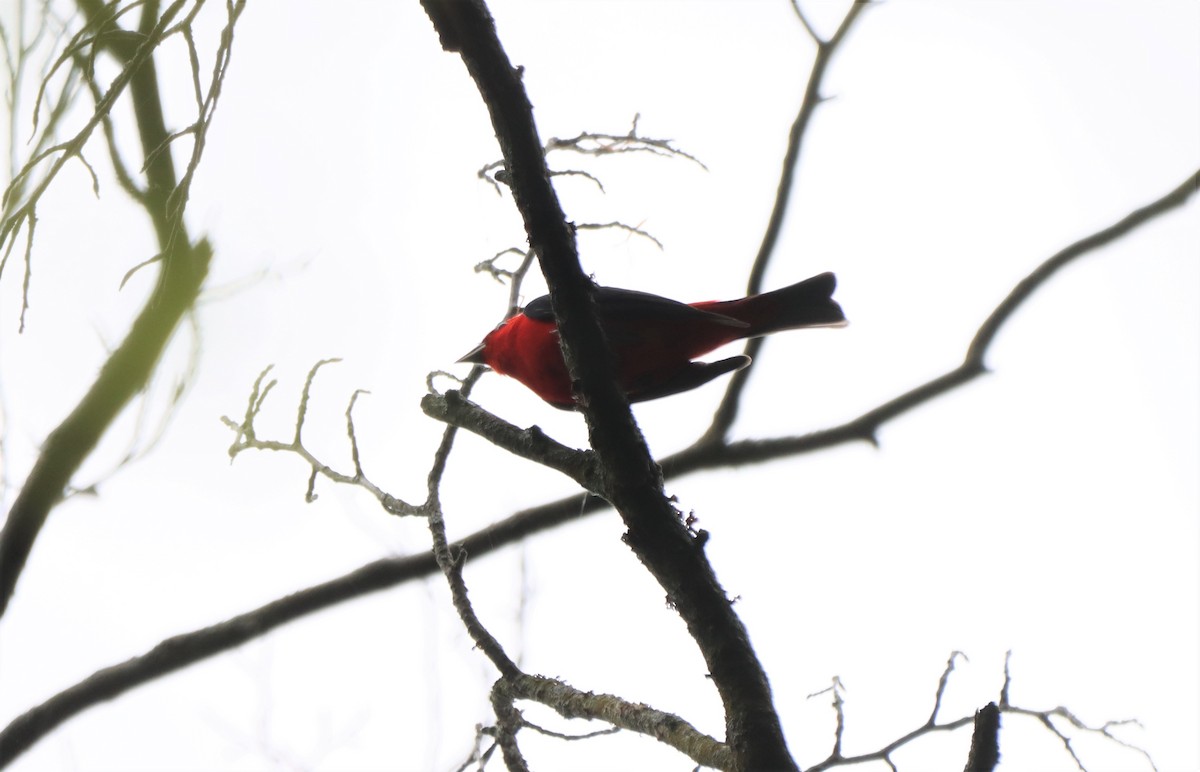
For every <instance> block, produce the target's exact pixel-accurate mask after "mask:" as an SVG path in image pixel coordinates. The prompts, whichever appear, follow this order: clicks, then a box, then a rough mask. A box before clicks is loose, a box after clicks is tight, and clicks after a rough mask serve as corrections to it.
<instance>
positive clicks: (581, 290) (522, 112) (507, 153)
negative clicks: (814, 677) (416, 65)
mask: <svg viewBox="0 0 1200 772" xmlns="http://www.w3.org/2000/svg"><path fill="white" fill-rule="evenodd" d="M422 6H423V7H424V8H425V10H426V12H427V13H428V15H429V17H430V19H431V20H432V21H433V24H434V27H435V28H436V29H437V32H438V35H439V38H440V40H441V43H442V47H443V48H444V49H445V50H446V51H449V52H457V53H459V54H460V55H461V56H462V60H463V62H464V63H465V64H466V66H467V70H468V72H469V73H470V75H471V77H472V78H473V79H474V81H475V84H476V86H477V87H478V89H479V92H480V95H481V96H482V97H483V101H484V104H485V105H486V106H487V109H488V113H489V115H490V117H491V121H492V128H493V129H494V130H495V132H496V137H497V139H498V140H499V143H500V148H501V151H502V153H503V155H504V160H505V165H506V171H507V173H508V184H509V187H510V189H511V190H512V192H513V197H514V200H515V201H516V204H517V208H518V210H519V211H520V213H521V216H522V219H523V220H524V223H525V231H526V234H527V235H528V237H529V245H530V247H532V248H533V250H534V252H535V253H536V254H537V256H538V260H539V262H540V264H541V268H542V273H543V274H544V276H545V278H546V284H547V286H548V287H549V290H550V302H551V307H552V308H553V310H554V316H555V319H556V321H557V329H558V333H559V339H560V342H561V343H562V349H563V359H564V360H565V362H566V366H567V371H568V373H569V374H570V375H571V378H572V381H573V383H575V385H576V389H575V396H576V402H577V404H578V406H579V408H580V410H581V412H582V413H583V415H584V418H585V420H586V421H587V426H588V434H589V442H590V444H591V447H592V448H593V450H595V452H596V455H597V458H598V459H599V462H600V465H601V468H602V469H603V477H602V480H603V483H604V491H603V495H604V498H605V499H607V500H608V501H609V502H611V503H612V505H613V507H614V508H615V509H616V510H617V512H618V513H619V514H620V515H621V518H622V520H623V521H624V523H625V526H626V533H625V537H624V540H625V542H626V544H627V545H629V547H630V548H631V549H632V550H633V551H634V553H635V554H636V555H637V556H638V558H639V559H640V560H641V561H642V563H643V564H644V565H645V566H646V568H647V569H648V570H649V571H650V573H651V574H652V575H653V576H654V578H655V579H656V580H657V581H658V582H659V584H660V585H661V586H662V587H663V589H664V590H665V591H666V593H667V597H668V598H669V600H670V602H671V604H672V606H673V607H674V609H675V610H676V611H677V613H678V614H679V615H680V617H681V618H683V620H684V621H685V622H686V624H687V626H688V631H689V633H690V634H691V636H692V638H693V640H695V641H696V644H697V646H698V647H699V649H700V651H701V653H702V654H703V656H704V659H705V663H706V664H707V666H708V670H709V674H710V675H711V677H712V681H713V684H714V685H715V686H716V688H717V692H718V694H719V695H720V696H721V701H722V704H723V706H724V709H725V721H726V735H727V739H728V742H729V745H730V747H731V748H732V750H733V753H734V757H735V758H736V759H737V761H736V762H735V766H738V767H741V768H745V769H792V768H795V762H794V761H793V760H792V758H791V756H790V754H789V753H788V750H787V744H786V742H785V740H784V736H783V730H782V728H781V726H780V723H779V717H778V715H777V714H776V712H775V708H774V705H773V701H772V698H771V691H770V687H769V685H768V683H767V676H766V673H765V671H764V670H763V668H762V665H761V663H760V662H759V661H758V658H757V656H756V655H755V653H754V650H753V648H752V647H751V645H750V640H749V636H748V635H747V633H746V630H745V627H744V626H743V625H742V623H741V620H740V619H739V618H738V616H737V614H736V613H735V612H734V611H733V608H732V604H731V603H730V602H729V600H728V598H727V597H726V595H725V592H724V590H723V589H722V588H721V586H720V584H719V583H718V582H717V579H716V575H715V574H714V572H713V570H712V567H711V565H710V564H709V562H708V560H707V558H706V556H705V555H704V551H703V544H704V540H703V539H702V538H697V535H696V534H693V533H692V532H691V531H690V530H689V529H688V527H687V526H686V525H685V524H684V522H683V518H682V517H681V515H680V514H679V512H678V511H676V510H675V508H674V506H673V505H672V504H671V502H670V501H669V500H668V499H667V497H666V495H665V494H664V492H663V488H662V475H661V472H660V470H659V469H658V466H657V465H656V464H655V463H654V461H653V459H652V458H651V457H650V454H649V450H648V449H647V447H646V443H645V440H644V438H643V437H642V435H641V431H640V430H639V428H638V426H637V424H636V423H635V422H634V420H633V417H632V414H631V413H630V411H629V402H628V400H627V399H626V398H625V395H624V393H623V392H622V391H621V390H620V388H619V387H618V386H617V383H616V379H615V377H614V368H613V362H612V356H611V353H610V351H609V347H608V342H607V340H606V339H605V337H604V333H603V331H602V330H601V327H600V324H599V321H598V320H597V318H596V313H595V308H594V304H593V302H592V293H593V291H594V286H593V285H592V283H591V281H590V280H589V279H588V278H587V276H586V275H585V274H584V273H583V270H582V269H581V268H580V265H579V257H578V254H577V251H576V246H575V238H574V231H573V229H572V228H571V227H570V226H569V224H568V223H567V220H566V217H565V215H564V214H563V211H562V207H561V205H560V204H559V201H558V198H557V196H556V194H555V192H554V189H553V187H552V186H551V184H550V179H549V171H548V169H547V167H546V157H545V151H544V149H543V147H542V145H541V142H540V141H539V138H538V133H537V128H536V126H535V124H534V121H533V110H532V106H531V105H530V103H529V99H528V97H527V96H526V94H525V89H524V86H523V84H522V82H521V77H520V71H519V70H517V69H516V68H514V67H513V66H512V64H511V62H510V61H509V59H508V55H507V54H506V53H505V51H504V49H503V47H502V45H501V43H500V40H499V38H498V37H497V35H496V29H495V25H494V23H493V21H492V18H491V15H490V13H489V12H488V10H487V8H486V6H485V5H484V4H483V2H482V0H474V1H473V2H445V1H439V0H423V2H422Z"/></svg>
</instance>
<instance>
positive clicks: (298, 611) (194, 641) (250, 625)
mask: <svg viewBox="0 0 1200 772" xmlns="http://www.w3.org/2000/svg"><path fill="white" fill-rule="evenodd" d="M1198 188H1200V170H1198V171H1197V172H1195V173H1194V174H1192V175H1191V176H1190V177H1189V178H1188V179H1187V180H1186V181H1185V182H1184V183H1183V184H1182V185H1180V186H1178V187H1177V188H1175V189H1174V190H1172V191H1171V192H1170V193H1168V194H1167V195H1165V196H1163V197H1161V198H1159V199H1158V200H1156V201H1154V202H1152V203H1150V204H1147V205H1146V206H1143V207H1140V208H1139V209H1136V210H1134V211H1133V212H1131V213H1130V214H1129V215H1127V216H1126V217H1124V218H1122V219H1121V220H1120V221H1118V222H1117V223H1116V224H1114V225H1112V226H1110V227H1108V228H1105V229H1104V230H1101V231H1098V232H1097V233H1095V234H1092V235H1090V236H1087V237H1085V238H1083V239H1080V240H1079V241H1077V242H1075V243H1074V244H1072V245H1070V246H1068V247H1067V248H1066V249H1064V250H1062V251H1060V252H1059V253H1058V254H1056V255H1054V256H1053V257H1051V258H1050V259H1049V260H1047V261H1046V262H1045V263H1043V264H1042V265H1041V266H1039V267H1038V268H1037V269H1036V270H1034V271H1033V272H1032V273H1031V274H1030V275H1029V276H1028V277H1027V278H1026V279H1024V280H1023V281H1022V282H1021V283H1020V284H1018V285H1017V287H1016V288H1014V290H1013V291H1012V292H1011V293H1009V296H1008V297H1007V298H1005V300H1004V301H1003V302H1002V303H1001V304H1000V305H999V306H998V307H997V308H996V310H995V311H993V312H992V314H991V315H990V316H989V317H988V321H986V322H985V323H984V325H983V327H981V328H980V329H979V331H978V332H977V333H976V335H975V338H974V340H973V341H972V343H971V348H970V351H969V353H968V361H976V360H977V361H982V357H983V356H984V354H985V353H986V350H987V348H988V346H989V345H990V344H991V341H992V340H993V339H994V338H995V334H996V332H997V331H998V330H999V327H1000V326H1001V325H1003V323H1004V322H1005V321H1007V319H1008V318H1009V317H1010V316H1011V315H1012V313H1013V311H1015V310H1016V308H1017V307H1018V306H1019V305H1020V304H1021V303H1022V302H1023V301H1024V300H1025V299H1026V298H1027V297H1029V295H1030V294H1031V293H1032V292H1033V290H1035V289H1037V287H1038V286H1040V284H1041V283H1043V282H1045V281H1046V280H1047V279H1048V278H1049V277H1050V275H1051V274H1053V273H1054V272H1055V271H1057V270H1058V269H1059V268H1060V267H1061V266H1062V263H1063V262H1066V261H1069V260H1074V259H1077V258H1079V257H1082V256H1083V255H1085V254H1087V253H1089V252H1091V251H1092V250H1094V249H1097V248H1099V247H1101V246H1104V245H1106V244H1109V243H1111V242H1112V241H1114V240H1116V239H1117V238H1120V237H1121V236H1124V235H1127V234H1128V233H1129V232H1131V231H1133V230H1134V229H1136V228H1137V227H1139V226H1141V225H1144V224H1146V223H1148V222H1150V221H1152V220H1153V219H1155V218H1157V217H1159V216H1161V215H1163V214H1165V213H1166V212H1168V211H1170V210H1172V209H1175V208H1177V207H1180V206H1182V205H1183V204H1184V203H1186V202H1187V200H1188V199H1189V198H1190V197H1191V196H1192V195H1194V194H1195V193H1196V191H1197V189H1198ZM971 352H977V353H971ZM964 364H965V363H964ZM961 370H962V368H959V369H956V370H953V371H951V372H950V373H948V374H946V375H942V376H939V377H938V378H934V379H932V380H930V381H928V382H927V383H925V384H924V385H922V386H919V387H917V388H915V389H913V390H911V391H909V392H907V393H905V394H903V395H901V396H899V397H897V398H895V399H893V400H890V401H888V402H886V403H884V404H882V405H879V406H878V407H875V408H873V409H871V410H868V411H867V412H865V413H863V414H862V415H861V416H859V417H858V418H855V419H853V420H851V421H849V422H847V423H844V424H841V425H839V426H834V427H830V428H828V429H824V430H822V431H819V432H813V433H811V434H806V435H802V436H797V437H780V438H775V439H769V440H748V441H743V442H735V443H720V444H712V443H697V444H695V445H693V446H692V447H690V448H687V449H686V450H683V451H680V452H679V453H675V454H673V455H670V456H667V457H666V458H664V459H662V461H661V466H662V470H663V474H664V476H665V477H667V478H669V479H675V478H679V477H684V476H686V475H688V474H691V473H693V472H697V471H700V470H704V469H715V468H721V467H734V466H741V465H745V464H753V463H761V462H764V461H770V460H774V459H779V458H786V457H790V456H796V455H800V454H803V453H810V452H813V451H816V450H820V449H823V448H827V447H830V446H833V445H838V444H841V443H844V442H852V441H857V440H871V439H872V438H873V437H874V436H875V431H876V429H877V428H878V427H879V426H880V425H882V424H883V423H885V422H887V421H889V420H891V419H892V418H895V417H896V416H899V415H901V414H903V413H906V412H908V411H909V410H911V409H913V408H914V407H917V406H918V405H921V404H924V403H925V402H928V401H929V400H931V399H933V398H934V397H936V396H939V395H940V394H942V393H944V392H946V391H949V390H951V389H953V388H955V387H956V386H959V385H961V384H962V383H965V382H966V381H967V380H970V378H971V377H974V375H972V376H970V377H963V376H957V377H951V376H953V375H954V374H955V373H958V372H960V371H961ZM980 372H983V371H982V370H978V369H976V371H975V374H978V373H980ZM607 506H608V505H607V503H606V502H605V501H604V500H602V499H599V498H597V497H594V496H589V495H586V494H585V495H584V496H583V497H582V498H581V497H580V496H578V495H576V496H569V497H567V498H563V499H559V500H557V501H552V502H548V503H546V504H542V505H539V506H536V507H531V508H529V509H525V510H521V511H519V512H516V513H514V514H512V515H510V516H509V517H507V518H505V519H503V520H500V521H498V522H496V523H493V524H492V525H490V526H488V527H487V528H483V529H481V530H479V531H476V532H475V533H473V534H471V535H470V536H468V537H466V538H465V539H462V540H461V541H458V542H455V543H454V544H452V545H450V548H451V549H452V550H454V551H458V550H463V549H465V550H466V551H467V552H468V553H469V554H470V555H472V556H474V557H479V556H481V555H484V554H486V553H489V552H493V551H495V550H498V549H500V548H502V547H505V546H508V545H509V544H513V543H515V542H518V541H520V540H521V539H524V538H526V537H528V536H532V535H533V534H536V533H539V532H541V531H546V530H549V529H551V528H556V527H558V526H560V525H563V524H565V523H568V522H571V521H574V520H576V519H579V518H581V517H584V516H586V515H589V514H592V513H594V512H597V511H599V510H601V509H604V508H606V507H607ZM437 570H438V566H437V563H436V562H435V561H434V559H433V555H432V554H431V553H425V554H421V555H410V556H406V557H398V558H385V559H383V560H377V561H375V562H372V563H368V564H367V565H365V566H362V567H361V568H358V569H356V570H354V571H351V572H350V573H348V574H345V575H343V576H341V577H338V578H336V579H333V580H330V581H328V582H324V583H322V584H318V585H315V586H313V587H308V588H306V589H303V590H299V591H297V592H294V593H292V594H290V595H287V596H285V597H283V598H280V599H279V600H276V601H272V602H271V603H268V604H266V605H265V606H261V607H259V608H257V609H254V610H252V611H248V612H246V613H245V614H240V615H238V616H236V617H233V618H231V619H228V620H226V621H224V622H220V623H218V624H215V625H212V626H210V627H205V628H202V629H199V630H195V631H192V632H188V633H181V634H180V635H177V636H174V637H172V638H168V639H167V640H165V641H163V642H162V643H160V644H158V645H157V646H155V647H154V648H153V649H151V650H150V651H148V652H146V653H145V654H143V655H141V656H138V657H134V658H132V659H130V660H128V661H126V662H123V663H121V664H119V665H113V666H111V667H107V668H104V669H103V670H99V671H97V672H96V673H94V674H93V675H91V676H89V677H88V678H87V679H85V680H83V681H81V682H80V683H78V684H76V685H74V686H72V687H70V688H68V689H66V690H64V691H62V692H60V693H58V694H57V695H55V696H54V697H51V698H50V699H48V700H46V701H45V702H43V703H42V704H40V705H38V706H36V707H33V708H31V709H30V710H28V711H26V712H25V713H24V714H22V715H21V716H19V717H17V718H16V719H14V720H13V721H12V722H11V723H10V724H9V725H8V726H7V727H5V729H4V730H3V731H0V768H2V767H3V766H5V765H6V764H7V763H9V762H10V761H12V759H14V758H15V757H16V756H17V755H19V754H20V753H22V752H24V751H25V750H26V749H27V748H29V747H30V746H31V745H33V743H35V742H37V741H38V740H39V739H41V738H42V737H44V736H46V735H47V734H49V733H50V732H51V731H53V730H54V729H55V728H56V727H57V726H59V725H60V724H62V723H63V722H65V721H66V720H68V719H69V718H71V717H72V716H74V715H76V714H77V713H79V712H80V711H83V710H85V709H87V708H89V707H91V706H93V705H96V704H97V703H100V702H103V701H105V700H109V699H112V698H113V697H116V696H118V695H120V694H123V693H125V692H127V691H129V690H131V689H133V688H135V687H138V686H141V685H142V684H145V683H148V682H150V681H153V680H154V679H156V678H158V677H160V676H163V675H166V674H167V673H171V672H173V671H175V670H179V669H181V668H184V667H187V666H188V665H191V664H194V663H196V662H199V661H201V660H203V659H206V658H208V657H211V656H213V655H215V654H219V653H221V652H223V651H227V650H229V649H232V648H234V647H236V646H240V645H241V644H243V643H245V642H247V641H250V640H253V639H254V638H257V637H259V636H261V635H264V634H266V633H268V632H270V631H271V630H274V629H275V628H277V627H280V626H282V625H284V624H287V623H288V622H291V621H293V620H295V619H299V618H300V617H303V616H306V615H308V614H311V613H314V612H316V611H320V610H322V609H325V608H328V607H330V606H335V605H337V604H339V603H342V602H344V601H348V600H352V599H354V598H359V597H362V596H363V595H367V594H369V593H372V592H378V591H379V590H385V589H388V588H390V587H394V586H396V585H399V584H403V583H404V582H408V581H411V580H414V579H420V578H424V577H427V576H429V575H430V574H433V573H435V572H436V571H437Z"/></svg>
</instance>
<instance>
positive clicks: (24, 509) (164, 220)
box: [0, 0, 244, 615]
mask: <svg viewBox="0 0 1200 772" xmlns="http://www.w3.org/2000/svg"><path fill="white" fill-rule="evenodd" d="M183 4H184V3H183V2H182V0H177V2H175V3H173V4H172V5H171V6H170V7H169V8H168V9H167V10H166V11H165V12H164V13H163V14H162V16H161V17H160V15H159V13H158V8H159V4H158V3H157V2H146V3H144V4H143V6H142V18H141V22H140V24H139V33H141V34H139V35H138V36H137V37H136V41H130V39H129V38H128V36H123V35H115V36H114V35H107V36H105V40H107V41H109V49H108V50H109V51H110V52H112V53H113V54H114V55H115V56H116V57H117V58H118V60H120V61H121V62H122V64H123V65H124V68H123V69H122V71H121V74H120V76H118V79H117V81H116V82H115V83H114V85H113V86H110V88H109V92H108V94H107V95H106V97H105V101H104V103H103V104H104V106H103V107H102V106H97V108H96V112H95V113H94V115H93V116H92V118H91V119H90V120H89V121H88V123H87V126H86V128H85V130H84V131H83V132H81V133H80V134H79V135H78V136H77V138H76V140H73V141H72V142H73V143H75V144H72V143H68V147H67V148H66V152H65V154H64V156H63V157H62V158H60V159H59V161H58V162H56V163H59V164H61V162H63V161H64V159H65V158H66V157H67V156H69V155H70V154H71V152H72V148H74V152H75V153H78V152H79V150H80V149H81V148H82V142H84V141H86V138H87V136H88V135H89V134H90V132H91V131H92V130H93V129H94V128H95V127H96V126H97V125H98V124H99V123H100V122H101V121H102V118H103V116H104V115H106V114H107V112H108V110H109V109H110V108H111V104H112V100H115V99H116V96H117V95H118V94H119V93H120V92H121V88H118V86H117V84H118V83H127V84H128V88H129V91H130V94H131V98H132V101H133V106H134V114H135V117H136V122H137V126H138V132H139V135H140V138H141V142H142V152H143V155H144V157H145V158H146V163H145V169H144V172H145V176H146V181H147V187H146V195H145V201H144V205H145V208H146V211H147V214H148V215H149V217H150V220H151V222H152V224H153V226H154V229H155V232H156V234H157V236H158V243H159V249H160V251H161V254H162V256H163V259H162V261H161V263H162V268H161V271H160V273H159V276H158V281H157V284H156V286H155V289H154V291H153V292H152V293H151V295H150V297H149V298H148V299H147V301H146V305H145V306H144V307H143V309H142V311H141V313H140V314H139V315H138V317H137V318H136V319H135V321H134V323H133V326H132V327H131V328H130V331H129V334H128V336H127V337H126V338H125V340H124V341H123V342H122V344H121V345H120V346H119V347H118V348H117V350H116V351H114V352H113V354H112V355H111V356H110V357H109V359H108V361H107V362H106V363H105V365H104V366H103V367H102V368H101V371H100V374H99V376H98V377H97V379H96V381H95V383H93V384H92V386H91V388H90V389H89V390H88V393H87V394H86V395H85V396H84V397H83V399H82V400H81V401H80V402H79V404H78V405H77V406H76V408H75V409H74V410H73V411H72V412H71V414H70V415H69V416H67V418H66V419H65V420H64V421H63V422H62V423H61V424H60V425H59V426H58V427H57V428H56V429H55V430H54V431H53V432H52V433H51V434H50V436H49V437H47V439H46V441H45V443H44V444H43V446H42V450H41V453H40V455H39V456H38V460H37V462H36V463H35V465H34V468H33V470H32V471H31V473H30V474H29V477H28V478H27V479H26V481H25V484H24V486H23V487H22V489H21V492H20V493H19V494H18V496H17V498H16V500H15V501H14V502H13V506H12V508H11V509H10V510H9V513H8V518H7V519H6V520H5V523H4V528H3V530H2V531H0V615H3V613H4V611H5V609H6V608H7V606H8V602H9V599H10V598H11V597H12V594H13V591H14V589H15V587H16V583H17V580H18V578H19V576H20V574H21V571H22V570H23V569H24V566H25V563H26V561H27V559H28V557H29V553H30V551H31V550H32V548H33V544H34V541H35V540H36V539H37V536H38V533H39V532H40V531H41V529H42V526H43V525H44V524H45V521H46V518H47V517H48V516H49V513H50V510H51V509H52V508H53V507H54V506H55V505H56V504H57V503H58V502H59V501H60V500H61V498H62V495H63V491H64V489H65V488H66V486H67V485H68V484H69V482H70V479H71V476H72V475H73V474H74V472H75V471H76V470H77V469H78V468H79V466H80V465H81V464H82V463H83V460H84V459H85V458H86V457H87V456H88V455H89V454H90V453H91V452H92V450H93V449H94V448H95V446H96V444H97V443H98V442H99V440H100V437H101V436H102V435H103V434H104V432H105V431H106V430H107V428H108V427H109V425H111V423H112V422H113V421H114V420H115V419H116V417H117V415H118V414H119V413H120V412H121V410H122V409H124V407H125V405H127V404H128V403H129V401H130V400H131V399H132V398H133V396H134V395H135V394H137V393H138V392H139V391H141V390H142V389H143V388H144V387H145V386H146V384H147V383H148V382H149V380H150V377H151V376H152V374H153V373H154V370H155V368H156V366H157V363H158V359H159V357H160V356H161V354H162V352H163V350H164V349H165V348H166V345H167V343H168V342H169V341H170V339H171V337H172V335H173V333H174V331H175V328H176V327H177V326H178V323H179V321H180V319H181V318H182V317H183V315H184V314H185V313H186V312H187V311H188V309H190V308H191V307H192V305H193V303H194V302H195V299H196V295H197V294H198V293H199V291H200V287H201V285H202V284H203V282H204V278H205V276H206V275H207V272H208V266H209V262H210V261H211V258H212V250H211V248H210V247H209V245H208V244H207V242H204V241H200V242H199V243H197V244H195V245H193V244H192V243H191V239H190V238H189V237H188V235H187V232H186V230H185V227H184V223H183V211H182V208H181V207H175V206H172V201H173V200H174V201H180V202H182V201H184V200H186V195H187V183H188V181H190V179H191V175H192V174H193V172H194V170H195V168H196V165H197V164H198V163H199V150H200V148H202V145H203V131H199V130H198V132H197V137H196V143H197V144H196V146H195V150H194V152H193V156H192V159H191V162H190V163H189V166H188V169H187V173H186V177H185V181H184V183H183V184H182V185H181V184H180V183H179V182H178V181H177V179H176V174H175V168H174V165H173V162H172V160H171V154H170V153H158V152H156V149H157V148H158V147H160V146H161V145H162V144H163V143H164V142H166V141H167V140H168V134H167V130H166V123H165V119H164V116H163V108H162V101H161V98H160V93H159V86H158V78H157V75H156V72H155V69H154V66H153V56H152V55H153V53H154V51H155V50H156V47H157V46H158V44H160V43H161V42H162V40H163V39H164V38H165V37H166V36H167V35H169V34H170V31H169V30H168V29H167V28H168V25H169V24H170V22H171V20H172V18H173V17H174V16H175V15H176V14H178V12H179V11H180V9H181V8H182V6H183ZM80 5H81V8H82V10H83V11H84V12H85V14H87V15H88V16H89V24H90V25H95V26H96V27H97V28H98V29H101V30H105V31H108V30H112V29H114V28H115V21H114V20H113V17H112V14H113V12H114V9H113V7H112V6H111V5H105V4H102V3H100V2H98V1H97V0H81V1H80ZM243 6H244V0H242V2H237V3H233V2H231V3H230V4H229V6H228V8H229V20H228V23H227V26H226V28H225V33H224V35H223V38H222V49H221V52H220V54H219V57H218V58H219V59H222V57H224V58H223V59H222V62H227V58H228V50H229V44H230V42H231V39H232V30H233V26H234V24H235V22H236V20H237V18H238V15H240V13H241V8H242V7H243ZM222 67H223V65H222ZM223 76H224V69H223V68H222V69H219V70H217V71H216V72H214V79H215V80H214V83H213V84H212V89H213V91H212V99H213V102H212V104H210V105H209V111H208V113H207V114H206V115H204V116H202V117H201V119H200V125H202V126H207V124H208V122H209V121H211V118H212V112H211V110H212V107H213V106H214V105H215V100H216V94H217V93H219V81H220V78H223ZM55 168H58V167H55ZM49 179H50V177H47V178H46V180H44V181H43V183H42V184H43V185H48V184H49ZM39 189H40V188H39ZM34 200H35V199H31V200H30V202H29V203H27V204H26V206H31V205H32V204H33V201H34ZM9 222H11V219H10V221H6V223H5V226H4V227H8V223H9Z"/></svg>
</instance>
